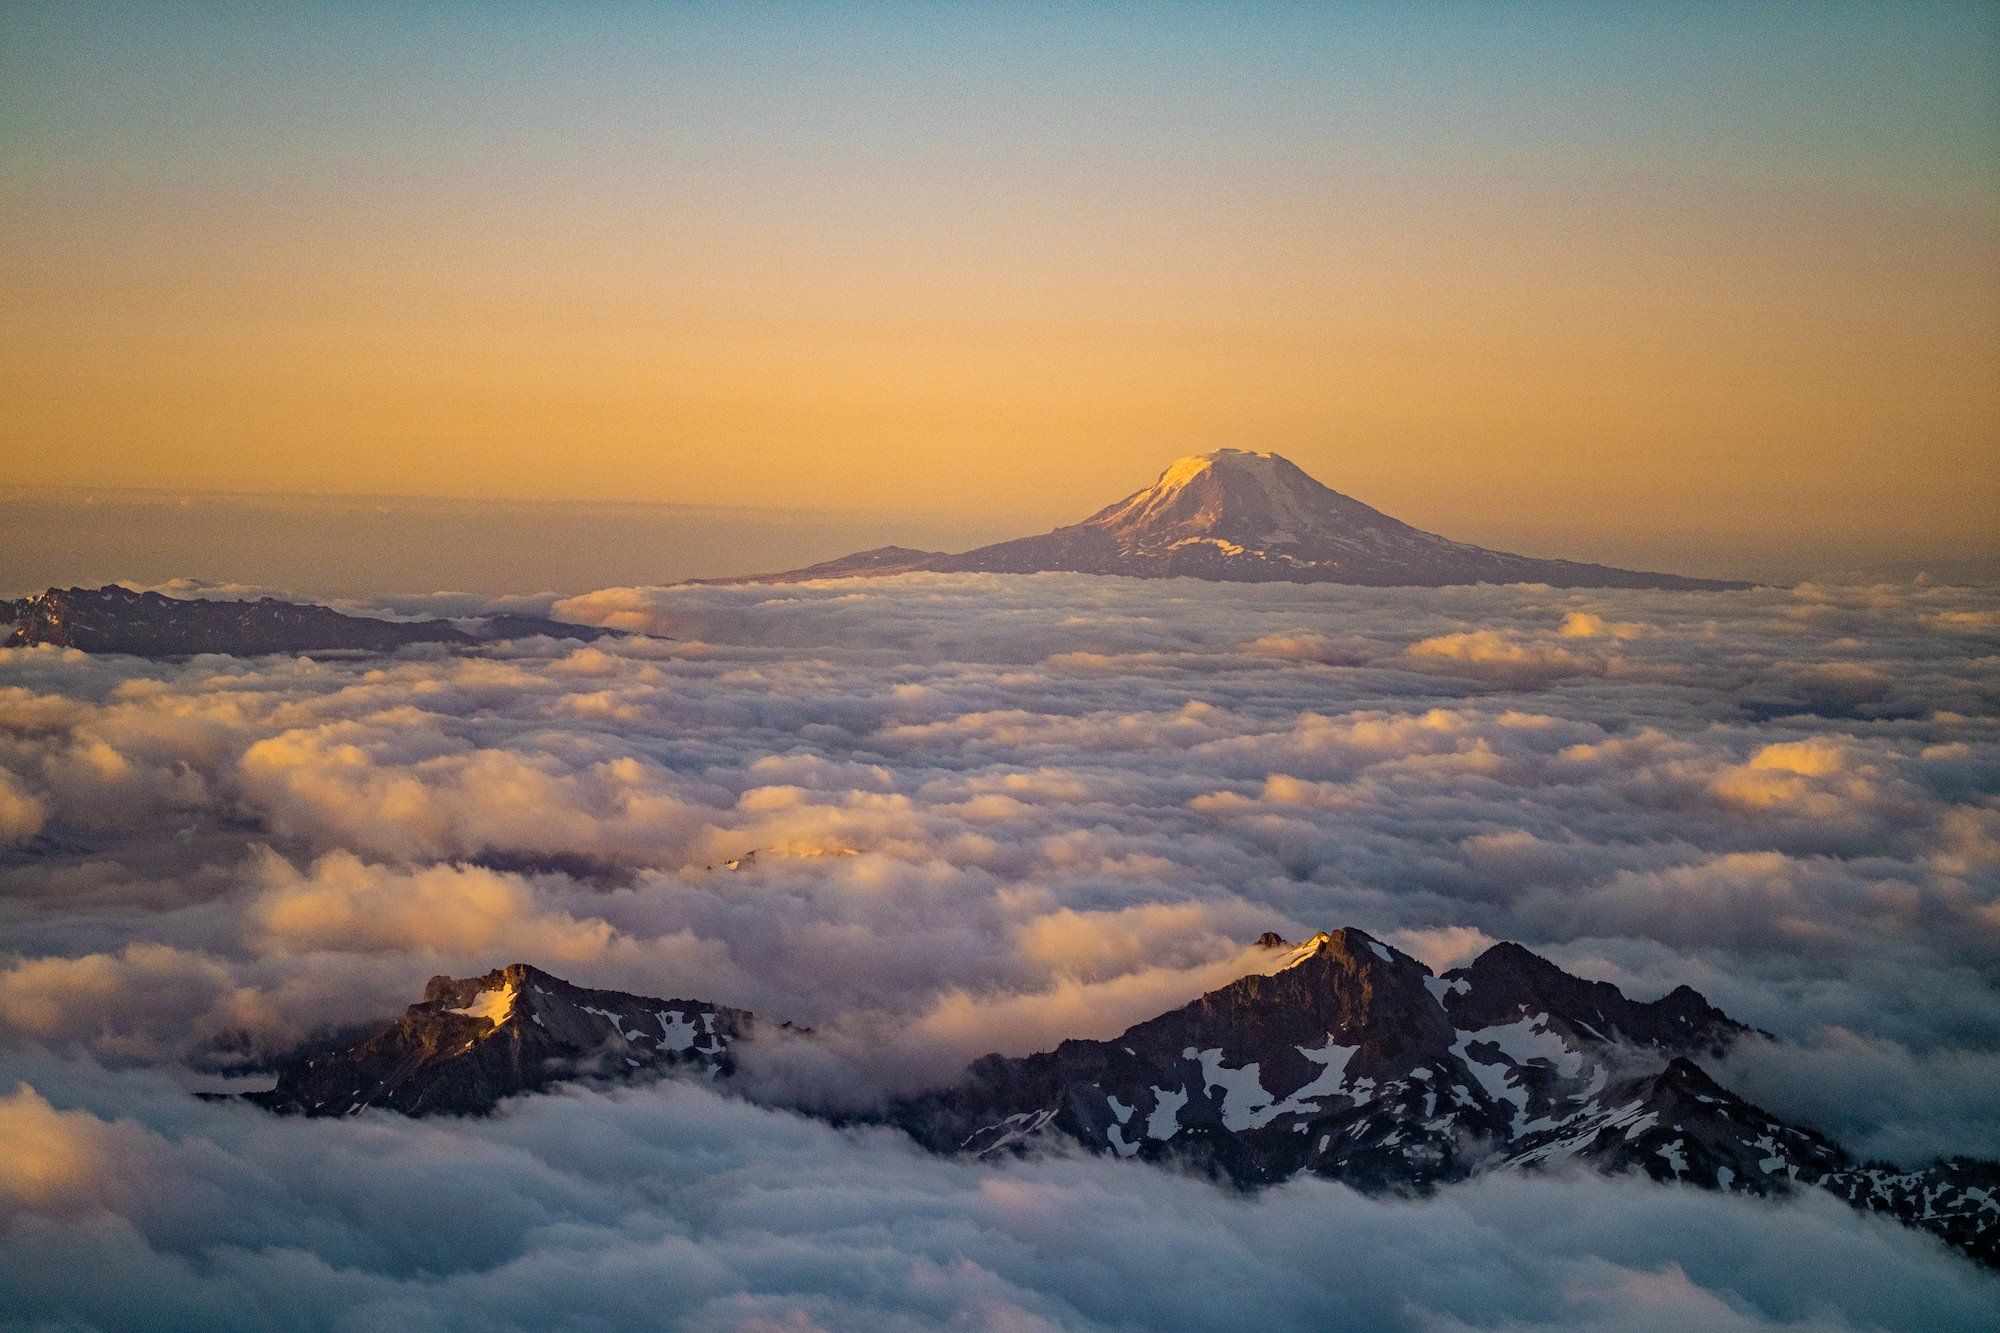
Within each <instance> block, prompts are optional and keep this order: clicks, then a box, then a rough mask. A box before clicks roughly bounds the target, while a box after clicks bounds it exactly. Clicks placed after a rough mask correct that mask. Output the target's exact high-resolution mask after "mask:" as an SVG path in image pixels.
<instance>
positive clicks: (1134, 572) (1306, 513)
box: [708, 449, 1748, 590]
mask: <svg viewBox="0 0 2000 1333" xmlns="http://www.w3.org/2000/svg"><path fill="white" fill-rule="evenodd" d="M918 571H928V572H933V573H986V574H1037V573H1043V572H1048V571H1068V572H1071V573H1078V574H1124V575H1129V576H1131V577H1134V578H1174V577H1187V578H1198V579H1217V580H1223V581H1228V582H1237V583H1362V584H1374V585H1381V586H1427V587H1435V586H1441V585H1444V584H1453V583H1547V584H1551V585H1553V586H1555V587H1559V588H1680V589H1710V590H1714V589H1726V588H1741V587H1747V586H1748V585H1747V584H1742V583H1730V582H1725V581H1722V580H1717V579H1696V578H1686V577H1683V576H1681V575H1678V574H1652V573H1645V572H1643V571H1639V570H1631V569H1613V568H1611V567H1610V566H1608V565H1591V564H1583V563H1580V562H1578V561H1574V560H1542V559H1537V558H1535V557H1532V556H1525V555H1510V554H1508V553H1507V552H1505V551H1489V550H1487V549H1486V548H1485V547H1483V546H1471V545H1468V544H1466V543H1465V542H1455V541H1452V540H1451V539H1449V538H1446V537H1440V536H1437V535H1436V534H1435V533H1429V532H1424V531H1422V530H1420V529H1418V528H1413V527H1411V526H1410V525H1409V524H1407V523H1403V522H1400V521H1399V520H1397V519H1393V518H1391V517H1389V516H1388V515H1387V514H1384V513H1382V512H1381V511H1380V510H1378V509H1371V508H1370V507H1369V506H1367V505H1365V504H1362V503H1361V502H1360V501H1359V500H1354V499H1350V498H1349V497H1347V496H1345V495H1342V494H1341V493H1340V492H1339V491H1336V490H1333V489H1332V488H1330V487H1328V486H1324V485H1321V484H1320V483H1319V482H1317V481H1315V480H1313V478H1312V477H1310V476H1308V475H1307V474H1306V473H1305V472H1304V471H1302V470H1301V469H1300V468H1299V467H1297V466H1296V465H1294V464H1293V463H1292V462H1291V461H1290V460H1288V459H1285V458H1281V457H1279V456H1278V455H1277V454H1267V453H1251V452H1249V451H1246V450H1242V449H1217V450H1215V451H1214V452H1212V453H1206V454H1196V455H1192V456H1190V457H1187V458H1183V459H1181V460H1179V461H1178V462H1176V463H1174V464H1173V466H1171V467H1169V468H1168V469H1167V470H1166V471H1165V472H1163V473H1161V474H1160V479H1159V480H1158V481H1156V482H1154V483H1153V484H1152V485H1151V486H1149V487H1147V488H1146V489H1145V490H1143V491H1140V492H1138V493H1137V494H1134V495H1130V496H1127V497H1126V498H1125V499H1123V500H1120V501H1119V502H1118V503H1117V504H1114V505H1111V506H1108V507H1107V508H1104V509H1101V510H1099V511H1098V512H1097V513H1095V514H1092V515H1091V516H1090V517H1089V518H1087V519H1085V520H1083V522H1081V523H1074V524H1071V525H1070V526H1068V527H1064V528H1057V529H1056V530H1055V531H1054V532H1047V533H1043V534H1042V535H1041V536H1039V537H1021V538H1017V539H1016V540H1014V541H1007V542H1000V543H998V544H997V545H993V546H982V547H979V548H978V549H977V550H972V551H966V552H964V553H962V554H959V555H951V554H947V553H944V552H940V551H917V550H911V549H909V548H908V547H902V546H883V547H878V548H876V549H875V550H872V551H862V552H859V553H857V554H854V555H850V556H844V557H842V558H840V559H838V560H829V561H826V562H825V563H823V564H817V565H809V566H807V567H806V568H804V569H794V570H787V571H785V572H783V573H778V574H762V575H755V576H751V577H748V578H742V579H719V580H708V581H709V582H722V583H801V582H807V581H810V580H814V579H836V578H869V577H880V576H882V575H887V574H907V573H914V572H918Z"/></svg>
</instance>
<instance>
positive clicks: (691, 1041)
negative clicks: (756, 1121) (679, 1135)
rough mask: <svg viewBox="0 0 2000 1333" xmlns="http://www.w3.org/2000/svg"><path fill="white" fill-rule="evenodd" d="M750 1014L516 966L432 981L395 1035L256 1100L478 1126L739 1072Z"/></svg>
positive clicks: (329, 1060)
mask: <svg viewBox="0 0 2000 1333" xmlns="http://www.w3.org/2000/svg"><path fill="white" fill-rule="evenodd" d="M751 1023H752V1019H751V1017H750V1015H749V1014H748V1013H746V1012H744V1011H743V1010H741V1009H728V1008H724V1007H722V1006H720V1005H713V1004H708V1003H705V1002H704V1001H701V1000H659V999H653V998H650V997H648V996H643V995H628V994H626V993H625V992H623V991H610V990H591V989H588V988H586V987H583V986H572V985H571V984H570V983H569V982H567V981H564V980H562V979H561V978H559V977H553V976H550V975H549V974H548V973H546V972H544V971H542V970H541V969H539V968H535V967H529V966H528V965H527V964H525V963H515V964H514V965H513V966H511V967H505V968H502V969H500V970H499V971H496V972H489V973H487V974H486V975H485V976H483V977H472V978H468V979H466V980H462V981H460V980H453V979H452V978H450V977H433V978H431V983H430V985H429V986H428V987H426V988H425V990H424V998H423V1001H422V1002H421V1003H419V1004H413V1005H411V1006H410V1007H409V1010H408V1012H406V1013H405V1014H404V1015H403V1017H402V1018H401V1019H399V1020H398V1021H397V1022H396V1023H395V1024H394V1025H392V1026H390V1027H388V1028H385V1029H383V1030H382V1031H380V1032H378V1033H376V1034H375V1035H374V1036H372V1037H369V1038H368V1039H366V1040H365V1041H362V1042H360V1043H359V1044H357V1045H354V1046H350V1047H348V1048H346V1049H344V1050H339V1051H332V1052H328V1053H324V1054H316V1055H307V1056H300V1057H297V1058H295V1059H294V1060H292V1061H291V1062H290V1063H288V1064H287V1065H285V1067H284V1068H283V1070H282V1071H281V1072H280V1073H279V1075H278V1086H277V1087H275V1088H273V1089H271V1090H270V1091H269V1092H258V1093H251V1094H249V1100H250V1101H253V1102H255V1103H257V1104H258V1105H260V1106H263V1107H266V1108H268V1109H270V1110H273V1111H284V1112H292V1113H297V1114H301V1115H310V1116H333V1115H351V1114H353V1113H355V1112H358V1111H360V1110H362V1109H363V1108H365V1107H370V1106H376V1107H382V1108H384V1109H387V1110H391V1111H401V1112H403V1113H404V1114H406V1115H425V1114H437V1113H457V1114H479V1113H484V1112H487V1111H491V1110H492V1109H493V1108H494V1106H495V1105H497V1104H498V1103H499V1102H500V1100H501V1099H502V1098H504V1097H512V1096H515V1095H517V1094H520V1093H525V1092H539V1091H542V1090H544V1089H547V1088H549V1087H552V1086H554V1085H555V1084H558V1083H563V1082H567V1081H571V1080H575V1079H588V1078H608V1079H629V1078H632V1077H633V1076H635V1075H638V1074H642V1073H643V1074H650V1075H657V1074H659V1073H660V1072H662V1071H665V1070H672V1069H679V1070H691V1071H695V1072H699V1073H700V1074H701V1075H702V1076H704V1077H708V1078H714V1077H718V1076H720V1075H723V1074H726V1073H728V1072H729V1071H730V1070H731V1069H732V1068H733V1067H734V1061H733V1059H732V1057H731V1055H730V1048H731V1046H733V1045H734V1044H735V1043H736V1042H737V1041H738V1040H740V1039H742V1038H743V1037H745V1036H746V1035H748V1033H749V1032H750V1030H751Z"/></svg>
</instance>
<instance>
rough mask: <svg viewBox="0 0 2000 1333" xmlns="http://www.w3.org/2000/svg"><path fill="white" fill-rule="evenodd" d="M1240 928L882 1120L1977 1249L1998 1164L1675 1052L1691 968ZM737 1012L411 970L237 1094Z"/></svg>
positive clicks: (1990, 1241) (538, 979) (667, 1052)
mask: <svg viewBox="0 0 2000 1333" xmlns="http://www.w3.org/2000/svg"><path fill="white" fill-rule="evenodd" d="M1257 943H1258V944H1259V945H1260V946H1262V948H1263V949H1264V950H1265V951H1266V952H1265V956H1264V958H1263V960H1262V962H1263V964H1264V969H1263V970H1260V971H1257V972H1253V973H1251V974H1250V975H1248V976H1244V977H1241V978H1239V979H1237V980H1236V981H1233V982H1230V983H1229V984H1228V985H1226V986H1222V987H1219V988H1217V989H1216V990H1213V991H1210V992H1209V993H1208V994H1206V995H1203V996H1200V997H1198V998H1196V999H1195V1000H1192V1001H1190V1002H1189V1003H1187V1004H1185V1005H1182V1006H1180V1007H1179V1008H1177V1009H1173V1010H1170V1011H1168V1012H1167V1013H1163V1014H1160V1015H1158V1016H1157V1017H1155V1018H1151V1019H1148V1020H1146V1021H1145V1022H1142V1023H1137V1024H1134V1025H1133V1026H1132V1027H1130V1028H1128V1029H1126V1030H1125V1031H1124V1032H1123V1033H1121V1034H1120V1035H1118V1036H1117V1037H1114V1038H1111V1039H1110V1040H1108V1041H1104V1040H1093V1039H1080V1040H1070V1041H1065V1042H1062V1043H1061V1044H1060V1045H1058V1046H1057V1047H1056V1048H1055V1049H1054V1050H1052V1051H1044V1052H1041V1053H1039V1054H1035V1055H1028V1056H1022V1057H1007V1056H1000V1055H990V1056H987V1057H985V1058H983V1059H981V1060H977V1061H975V1062H973V1064H972V1065H971V1066H970V1067H969V1068H968V1069H967V1070H966V1072H965V1074H964V1076H963V1078H962V1079H961V1080H960V1081H959V1082H958V1083H956V1084H955V1085H954V1086H952V1087H949V1088H945V1089H940V1090H937V1091H934V1092H931V1093H928V1094H925V1095H922V1096H917V1097H911V1098H906V1099H904V1100H902V1101H900V1102H897V1103H896V1104H894V1105H893V1106H891V1107H890V1108H889V1109H888V1110H887V1112H886V1113H885V1114H884V1116H883V1118H884V1119H886V1120H887V1121H888V1122H889V1123H891V1124H894V1125H896V1126H898V1127H900V1128H902V1129H903V1130H905V1131H907V1132H908V1133H909V1134H910V1135H911V1136H912V1137H914V1138H915V1139H917V1140H918V1141H919V1142H920V1143H922V1144H924V1145H925V1146H926V1147H929V1148H931V1149H933V1150H934V1151H938V1152H943V1153H953V1154H963V1155H970V1156H980V1157H989V1156H993V1155H996V1154H1012V1153H1018V1152H1025V1151H1033V1150H1036V1149H1037V1148H1038V1147H1040V1146H1042V1145H1048V1146H1062V1147H1066V1148H1069V1149H1072V1150H1075V1149H1081V1150H1083V1151H1086V1152H1094V1153H1104V1154H1109V1155H1115V1156H1119V1157H1136V1158H1139V1159H1141V1160H1144V1161H1151V1162H1158V1163H1162V1164H1170V1165H1173V1166H1177V1167H1181V1168H1184V1169H1190V1170H1194V1171H1197V1172H1201V1173H1205V1174H1209V1175H1213V1176H1216V1177H1219V1178H1222V1179H1225V1180H1229V1181H1232V1182H1235V1183H1236V1184H1239V1185H1242V1186H1246V1187H1248V1186H1257V1185H1263V1184H1268V1183H1272V1182H1276V1181H1282V1180H1287V1179H1291V1178H1293V1177H1296V1176H1298V1175H1301V1174H1312V1175H1318V1176H1323V1177H1326V1178H1329V1179H1334V1180H1339V1181H1342V1182H1344V1183H1346V1184H1348V1185H1350V1186H1353V1187H1354V1188H1356V1189H1360V1190H1367V1191H1377V1192H1381V1191H1391V1192H1397V1191H1412V1190H1416V1191H1423V1190H1429V1189H1433V1188H1438V1187H1441V1186H1445V1185H1448V1184H1450V1183H1452V1182H1455V1181H1459V1180H1464V1179H1467V1178H1469V1177H1471V1176H1474V1175H1479V1174H1484V1173H1489V1172H1494V1171H1512V1170H1547V1169H1551V1168H1567V1169H1582V1170H1590V1171H1596V1172H1604V1173H1611V1174H1626V1173H1631V1174H1641V1175H1646V1176H1649V1177H1651V1178H1653V1179H1656V1180H1661V1181H1670V1182H1676V1183H1679V1184H1683V1185H1688V1186H1692V1187H1698V1188H1703V1189H1719V1190H1728V1191H1732V1192H1737V1193H1749V1194H1773V1193H1781V1192H1784V1191H1787V1190H1792V1189H1799V1188H1811V1187H1819V1188H1825V1189H1827V1190H1829V1191H1831V1192H1833V1193H1835V1194H1836V1195H1838V1196H1839V1197H1841V1198H1843V1199H1845V1200H1847V1201H1848V1202H1850V1203H1852V1204H1853V1205H1854V1206H1856V1207H1858V1208H1863V1209H1866V1210H1868V1211H1873V1212H1880V1213H1883V1214H1885V1215H1888V1216H1891V1217H1894V1218H1896V1219H1898V1220H1899V1221H1902V1222H1904V1223H1906V1224H1909V1225H1913V1226H1918V1227H1922V1228H1924V1229H1926V1230H1929V1231H1931V1232H1933V1233H1935V1234H1937V1235H1939V1236H1940V1237H1942V1238H1943V1239H1944V1240H1946V1241H1947V1242H1948V1243H1950V1244H1952V1245H1955V1246H1957V1247H1958V1248H1960V1249H1962V1250H1964V1251H1965V1252H1967V1253H1968V1254H1971V1255H1972V1256H1974V1257H1975V1258H1979V1259H1982V1260H1983V1261H1985V1262H1987V1263H1997V1262H2000V1166H1996V1165H1995V1164H1993V1163H1982V1162H1973V1161H1967V1160H1963V1159H1955V1160H1953V1161H1949V1162H1938V1163H1934V1164H1932V1165H1931V1166H1928V1167H1925V1168H1922V1169H1919V1170H1911V1171H1906V1170H1899V1169H1895V1168H1886V1167H1872V1166H1871V1167H1863V1166H1859V1165H1857V1164H1856V1163H1855V1162H1854V1161H1853V1159H1852V1158H1850V1157H1849V1156H1848V1155H1847V1154H1846V1153H1844V1152H1843V1151H1842V1150H1841V1149H1840V1148H1839V1147H1838V1146H1837V1145H1835V1144H1834V1143H1832V1142H1831V1141H1829V1140H1828V1139H1827V1138H1826V1137H1825V1136H1823V1135H1821V1134H1819V1133H1817V1132H1815V1131H1814V1130H1813V1129H1811V1128H1810V1127H1806V1126H1800V1125H1792V1124H1788V1123H1786V1122H1785V1121H1784V1120H1782V1119H1781V1118H1779V1117H1777V1116H1775V1115H1772V1114H1771V1113H1769V1112H1767V1111H1765V1110H1763V1109H1761V1108H1759V1107H1757V1106H1754V1105H1752V1104H1751V1103H1749V1102H1747V1101H1745V1100H1744V1099H1743V1098H1741V1097H1738V1096H1737V1095H1736V1094H1734V1093H1732V1092H1730V1091H1729V1090H1728V1089H1727V1088H1725V1087H1724V1086H1722V1085H1721V1084H1720V1083H1718V1082H1717V1081H1716V1080H1715V1079H1714V1078H1712V1077H1710V1075H1709V1074H1708V1073H1707V1071H1706V1070H1704V1069H1703V1068H1702V1067H1701V1065H1700V1064H1699V1063H1698V1060H1699V1059H1700V1058H1701V1057H1702V1056H1703V1055H1705V1054H1706V1053H1708V1052H1710V1051H1713V1050H1716V1049H1719V1048H1720V1047H1721V1046H1723V1045H1726V1044H1727V1043H1728V1042H1729V1041H1731V1040H1733V1039H1735V1038H1736V1037H1737V1036H1740V1035H1742V1034H1744V1033H1747V1032H1749V1031H1751V1029H1748V1028H1745V1027H1744V1026H1743V1025H1741V1024H1739V1023H1736V1022H1735V1021H1734V1020H1732V1019H1730V1018H1729V1017H1728V1016H1727V1015H1726V1014H1723V1013H1722V1012H1721V1011H1719V1010H1717V1009H1715V1008H1714V1007H1713V1006H1711V1005H1709V1004H1708V1003H1707V1001H1705V1000H1704V999H1702V997H1701V996H1700V995H1699V994H1698V993H1696V992H1694V991H1692V990H1689V989H1687V988H1685V987H1682V988H1679V989H1676V990H1675V991H1673V992H1672V993H1670V994H1668V995H1667V996H1665V997H1664V998H1662V999H1659V1000H1654V1001H1649V1002H1648V1001H1635V1000H1631V999H1628V998H1627V997H1626V996H1625V995H1624V994H1623V992H1621V991H1620V990H1619V989H1618V988H1617V987H1616V986H1612V985H1609V984H1608V983H1604V982H1596V981H1587V980H1585V979H1583V978H1581V977H1576V976H1572V975H1571V974H1569V973H1567V972H1565V971H1563V970H1562V969H1561V968H1560V967H1558V966H1556V965H1555V964H1554V963H1552V962H1550V961H1549V960H1547V959H1545V958H1541V957H1539V956H1537V955H1536V954H1534V953H1532V952H1530V951H1529V950H1527V949H1525V948H1522V947H1521V946H1519V945H1514V944H1500V945H1495V946H1494V947H1492V948H1490V949H1488V950H1487V951H1486V952H1485V953H1483V954H1481V955H1480V956H1479V957H1478V958H1477V959H1475V960H1474V961H1473V962H1472V963H1470V964H1468V965H1467V966H1465V967H1461V968H1454V969H1452V970H1450V971H1448V972H1446V973H1444V974H1443V975H1442V976H1437V975H1433V974H1432V972H1431V970H1430V969H1429V968H1428V967H1426V966H1425V965H1424V964H1423V963H1421V962H1419V961H1418V960H1417V959H1415V958H1412V957H1411V956H1410V955H1408V954H1406V953H1403V952H1401V951H1400V950H1397V949H1395V948H1392V947H1391V946H1390V945H1388V944H1386V943H1384V942H1383V941H1381V940H1379V939H1377V938H1375V937H1374V936H1373V935H1370V934H1368V933H1367V932H1365V931H1362V930H1357V929H1354V928H1351V927H1350V928H1347V929H1342V930H1333V931H1322V932H1319V933H1317V934H1315V935H1313V936H1312V937H1311V938H1309V939H1307V940H1304V941H1303V942H1301V943H1297V944H1293V943H1291V942H1290V941H1288V940H1286V939H1285V938H1284V937H1283V936H1281V935H1279V934H1278V933H1277V932H1275V931H1272V932H1266V933H1265V934H1264V935H1263V936H1262V937H1260V938H1259V940H1258V941H1257ZM779 1026H781V1027H783V1026H788V1025H782V1024H781V1025H779ZM763 1031H765V1028H764V1027H763V1026H762V1025H759V1024H758V1023H757V1022H756V1020H754V1019H753V1018H752V1016H751V1015H750V1014H749V1013H747V1012H745V1011H742V1010H738V1009H729V1008H725V1007H723V1006H720V1005H714V1004H710V1003H708V1002H706V1001H701V1000H663V999H654V998H651V997H647V996H642V995H634V994H628V993H625V992H622V991H610V990H595V989H591V988H588V987H583V986H576V985H573V984H571V983H569V982H567V981H564V980H562V979H561V978H559V977H555V976H552V975H550V974H549V973H547V972H544V971H542V970H541V969H539V968H535V967H532V966H529V965H526V964H521V963H517V964H514V965H512V966H509V967H504V968H499V969H496V970H494V971H492V972H488V973H486V974H485V975H483V976H478V977H463V978H454V977H434V978H432V979H431V982H430V984H429V985H428V986H426V987H425V990H424V998H423V1000H422V1001H421V1002H419V1003H417V1004H414V1005H411V1006H410V1007H409V1010H408V1011H407V1012H406V1013H405V1014H404V1016H403V1017H402V1018H401V1019H399V1020H397V1021H396V1022H395V1023H393V1024H390V1025H389V1026H387V1027H385V1028H383V1029H382V1030H381V1031H379V1032H377V1033H376V1034H374V1035H373V1036H371V1037H368V1038H366V1039H365V1040H363V1041H361V1042H359V1043H357V1044H355V1045H352V1046H349V1047H347V1048H344V1049H341V1050H336V1051H332V1052H312V1053H307V1054H301V1055H300V1056H298V1057H295V1058H294V1059H293V1060H291V1061H290V1062H288V1063H287V1064H286V1065H285V1066H284V1068H283V1070H282V1072H281V1074H280V1077H279V1080H278V1086H277V1087H276V1088H274V1089H272V1090H271V1091H269V1092H267V1093H259V1094H254V1095H253V1096H252V1097H251V1100H253V1101H255V1102H258V1103H260V1104H262V1105H264V1106H267V1107H270V1108H272V1109H274V1110H279V1111H287V1112H296V1113H302V1114H306V1115H315V1116H328V1115H342V1114H351V1113H355V1112H358V1111H361V1110H363V1109H365V1108H368V1107H382V1108H386V1109H391V1110H397V1111H402V1112H405V1113H408V1114H411V1115H424V1114H432V1113H439V1112H443V1113H468V1112H471V1113H477V1112H485V1111H490V1110H492V1109H493V1108H494V1107H495V1106H496V1105H497V1104H498V1103H499V1102H500V1101H501V1100H502V1099H503V1098H506V1097H509V1096H513V1095H516V1094H519V1093H525V1092H533V1091H537V1090H540V1089H544V1088H547V1087H550V1086H552V1085H554V1084H557V1083H560V1082H563V1081H566V1080H573V1079H600V1080H602V1079H614V1080H615V1079H638V1078H657V1077H659V1076H661V1075H663V1074H669V1073H680V1074H685V1075H692V1076H695V1077H700V1078H717V1077H720V1076H723V1075H726V1074H727V1073H729V1072H730V1071H731V1070H732V1069H733V1068H734V1062H735V1056H736V1051H737V1050H738V1048H739V1047H741V1046H742V1044H743V1043H745V1042H754V1041H755V1040H757V1039H758V1034H759V1033H760V1032H763Z"/></svg>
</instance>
